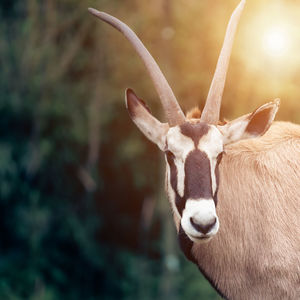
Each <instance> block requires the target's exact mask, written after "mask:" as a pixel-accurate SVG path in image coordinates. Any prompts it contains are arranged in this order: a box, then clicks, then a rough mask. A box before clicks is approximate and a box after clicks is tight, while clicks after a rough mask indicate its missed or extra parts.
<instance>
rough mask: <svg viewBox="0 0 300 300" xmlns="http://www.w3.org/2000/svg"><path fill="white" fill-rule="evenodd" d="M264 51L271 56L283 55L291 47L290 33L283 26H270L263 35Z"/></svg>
mask: <svg viewBox="0 0 300 300" xmlns="http://www.w3.org/2000/svg"><path fill="white" fill-rule="evenodd" d="M263 48H264V51H265V52H266V53H267V54H269V55H271V56H276V57H279V56H283V55H285V54H287V52H288V48H289V37H288V33H287V32H286V31H285V30H284V29H283V28H280V27H278V28H276V27H274V28H270V29H269V30H267V31H266V32H265V34H264V35H263Z"/></svg>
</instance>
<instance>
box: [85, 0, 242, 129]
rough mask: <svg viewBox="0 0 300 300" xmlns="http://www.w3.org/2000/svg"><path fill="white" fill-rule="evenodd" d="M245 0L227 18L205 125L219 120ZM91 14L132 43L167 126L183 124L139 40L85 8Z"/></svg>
mask: <svg viewBox="0 0 300 300" xmlns="http://www.w3.org/2000/svg"><path fill="white" fill-rule="evenodd" d="M245 2H246V0H242V1H241V2H240V4H239V5H238V6H237V7H236V9H235V10H234V12H233V13H232V15H231V18H230V21H229V24H228V26H227V30H226V35H225V39H224V43H223V47H222V50H221V53H220V56H219V59H218V63H217V67H216V71H215V74H214V77H213V80H212V83H211V86H210V89H209V93H208V96H207V99H206V104H205V107H204V109H203V112H202V115H201V121H202V122H206V123H209V124H217V123H218V121H219V115H220V107H221V101H222V95H223V90H224V85H225V80H226V74H227V69H228V64H229V59H230V54H231V49H232V45H233V40H234V35H235V32H236V29H237V25H238V21H239V19H240V16H241V13H242V10H243V8H244V5H245ZM88 10H89V12H90V13H91V14H93V15H94V16H96V17H97V18H99V19H101V20H102V21H104V22H106V23H108V24H110V25H111V26H113V27H115V28H116V29H117V30H119V31H120V32H121V33H123V34H124V36H125V37H126V38H127V39H128V40H129V42H130V43H131V44H132V46H133V47H134V49H135V50H136V52H137V53H138V54H139V56H140V57H141V58H142V60H143V62H144V64H145V66H146V68H147V70H148V72H149V74H150V76H151V78H152V81H153V83H154V86H155V89H156V91H157V93H158V95H159V97H160V100H161V103H162V105H163V109H164V112H165V114H166V117H167V119H168V123H169V125H170V126H176V125H180V124H182V123H184V122H185V116H184V114H183V112H182V110H181V108H180V106H179V104H178V102H177V100H176V98H175V96H174V93H173V91H172V89H171V88H170V86H169V84H168V82H167V80H166V78H165V77H164V75H163V74H162V72H161V70H160V68H159V67H158V65H157V63H156V62H155V60H154V59H153V57H152V56H151V54H150V53H149V52H148V50H147V49H146V48H145V46H144V45H143V43H142V42H141V40H140V39H139V38H138V37H137V35H136V34H135V33H134V32H133V31H132V30H131V29H130V28H129V27H128V26H127V25H126V24H125V23H123V22H121V21H120V20H118V19H117V18H115V17H113V16H111V15H109V14H107V13H104V12H100V11H98V10H96V9H94V8H89V9H88Z"/></svg>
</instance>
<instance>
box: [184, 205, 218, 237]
mask: <svg viewBox="0 0 300 300" xmlns="http://www.w3.org/2000/svg"><path fill="white" fill-rule="evenodd" d="M191 218H192V219H193V220H194V221H195V223H197V224H199V225H202V226H207V225H209V224H212V223H213V222H214V221H215V220H216V222H215V224H214V226H213V227H212V228H211V229H210V231H209V232H208V233H206V234H203V233H201V232H200V231H198V230H196V229H195V228H194V227H193V225H192V224H191ZM181 226H182V229H183V230H184V232H185V233H186V234H187V235H188V236H189V238H190V239H191V240H192V241H194V242H195V241H196V242H198V241H199V240H198V239H200V238H201V237H204V236H205V237H212V236H213V235H215V234H216V233H217V232H218V230H219V220H218V217H217V214H216V207H215V203H214V201H213V200H212V199H210V200H206V199H198V200H187V202H186V205H185V209H184V211H183V214H182V218H181ZM200 241H201V240H200Z"/></svg>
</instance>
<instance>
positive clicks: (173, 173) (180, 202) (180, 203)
mask: <svg viewBox="0 0 300 300" xmlns="http://www.w3.org/2000/svg"><path fill="white" fill-rule="evenodd" d="M165 154H166V157H167V162H168V165H169V166H170V182H171V187H172V189H173V191H174V193H175V205H176V208H177V210H178V212H179V214H180V215H182V211H183V210H184V207H185V200H184V199H183V198H182V197H180V195H179V194H178V191H177V167H176V165H175V162H174V159H175V157H174V154H173V153H172V152H171V151H166V152H165Z"/></svg>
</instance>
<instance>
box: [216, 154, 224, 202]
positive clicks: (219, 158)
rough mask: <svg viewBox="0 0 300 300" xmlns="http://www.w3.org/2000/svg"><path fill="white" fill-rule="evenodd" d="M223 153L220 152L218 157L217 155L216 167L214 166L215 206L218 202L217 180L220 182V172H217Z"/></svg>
mask: <svg viewBox="0 0 300 300" xmlns="http://www.w3.org/2000/svg"><path fill="white" fill-rule="evenodd" d="M223 153H224V152H221V153H220V154H219V155H218V157H217V163H216V168H215V175H216V185H217V187H216V191H215V194H214V197H213V199H214V202H215V206H217V204H218V191H219V182H220V172H219V164H220V162H221V160H222V157H223Z"/></svg>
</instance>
